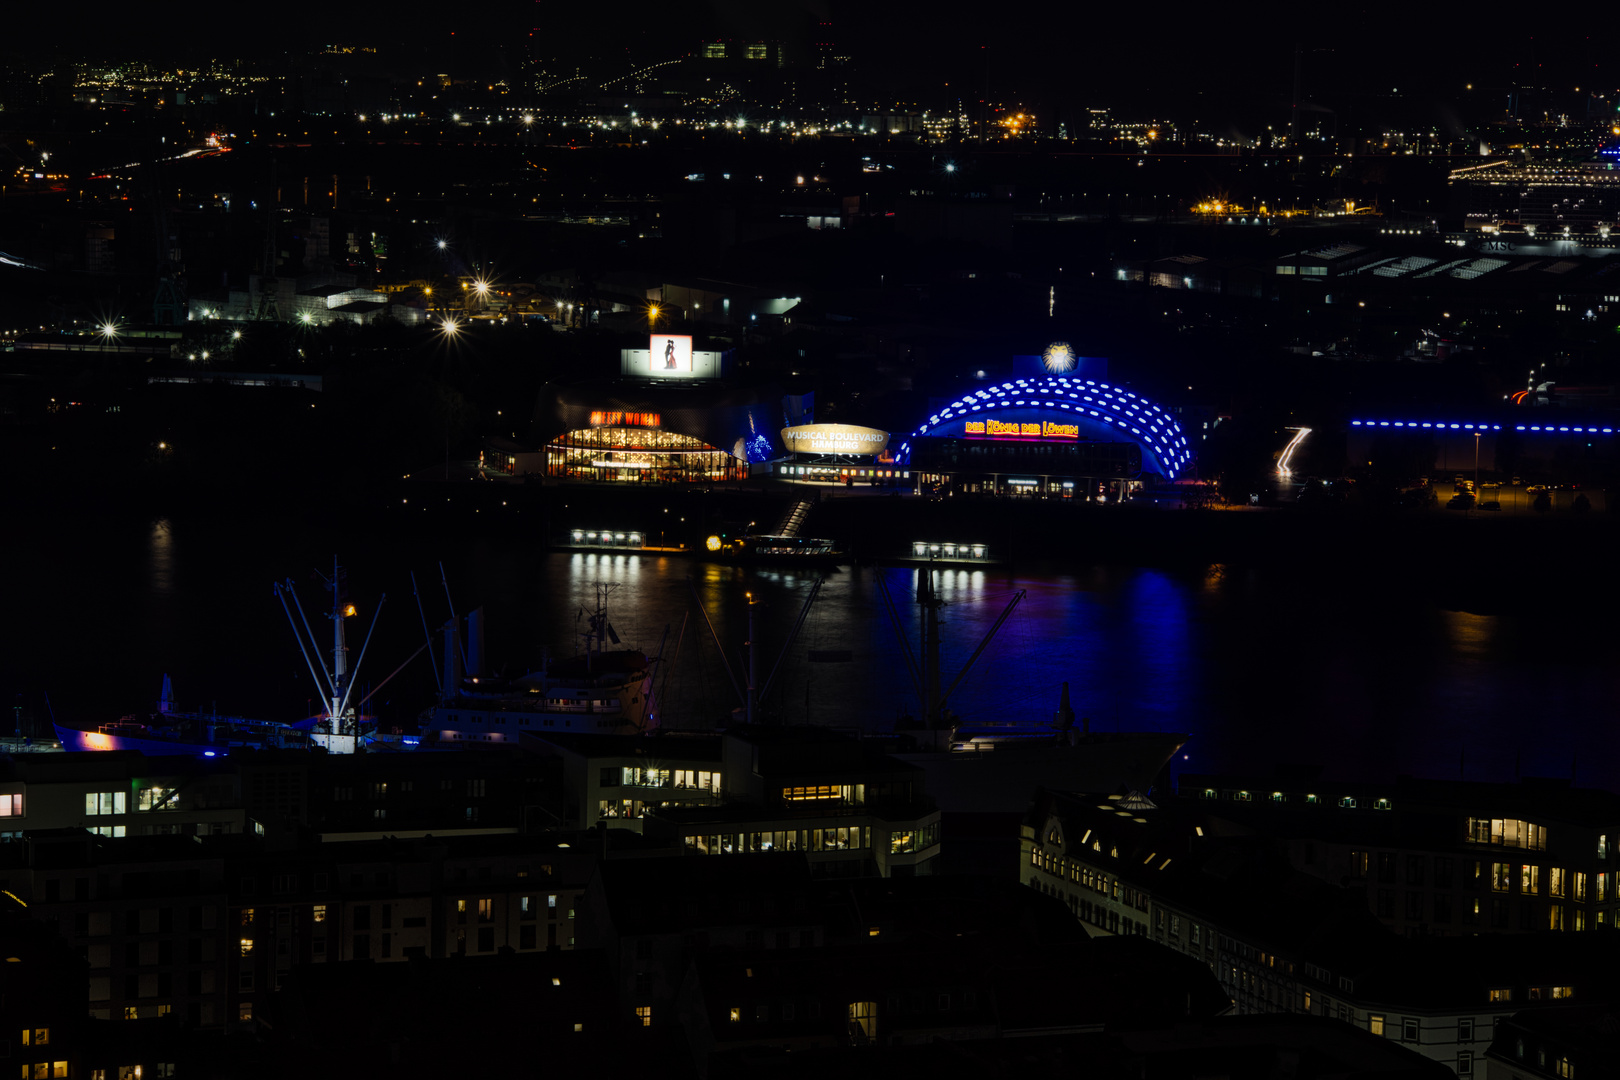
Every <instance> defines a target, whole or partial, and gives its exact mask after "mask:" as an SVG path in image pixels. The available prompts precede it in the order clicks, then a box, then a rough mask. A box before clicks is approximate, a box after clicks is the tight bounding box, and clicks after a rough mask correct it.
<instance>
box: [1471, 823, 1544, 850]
mask: <svg viewBox="0 0 1620 1080" xmlns="http://www.w3.org/2000/svg"><path fill="white" fill-rule="evenodd" d="M1463 838H1464V839H1465V840H1467V841H1468V842H1469V843H1470V844H1495V845H1496V846H1498V847H1516V848H1524V849H1525V850H1527V851H1546V850H1547V826H1545V825H1536V824H1534V823H1532V822H1529V821H1521V820H1519V819H1517V818H1473V817H1471V818H1469V819H1468V827H1467V831H1466V832H1465V834H1464V837H1463Z"/></svg>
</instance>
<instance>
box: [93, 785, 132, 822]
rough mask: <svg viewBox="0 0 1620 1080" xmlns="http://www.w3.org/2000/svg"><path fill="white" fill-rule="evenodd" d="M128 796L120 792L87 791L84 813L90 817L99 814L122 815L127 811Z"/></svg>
mask: <svg viewBox="0 0 1620 1080" xmlns="http://www.w3.org/2000/svg"><path fill="white" fill-rule="evenodd" d="M128 802H129V796H128V795H126V794H125V793H124V792H122V791H87V792H85V796H84V812H85V814H86V815H88V816H90V817H96V816H99V815H101V814H122V813H125V812H126V811H127V810H128V809H129V805H128Z"/></svg>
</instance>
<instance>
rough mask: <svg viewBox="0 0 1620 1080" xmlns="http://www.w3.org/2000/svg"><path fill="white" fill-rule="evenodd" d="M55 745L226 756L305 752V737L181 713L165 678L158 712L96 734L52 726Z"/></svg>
mask: <svg viewBox="0 0 1620 1080" xmlns="http://www.w3.org/2000/svg"><path fill="white" fill-rule="evenodd" d="M52 724H53V726H54V727H55V728H56V738H57V741H58V742H60V743H61V744H62V749H64V750H68V751H75V752H77V751H90V750H139V751H140V752H141V753H143V754H153V755H157V754H187V755H190V756H192V757H226V756H228V755H230V754H231V753H232V752H234V751H237V750H242V749H246V748H258V747H306V746H308V745H309V737H308V735H307V734H306V733H305V732H304V731H302V730H300V729H299V728H298V727H297V726H295V725H290V724H281V723H277V722H275V721H270V720H254V719H250V718H248V717H245V716H222V715H220V714H219V713H201V712H182V711H180V710H179V709H178V708H176V707H175V701H174V685H173V683H171V682H170V681H169V677H168V676H167V675H165V676H163V694H162V696H161V697H160V698H159V699H158V702H157V707H156V710H155V711H153V712H150V713H146V714H143V715H132V716H125V717H123V718H122V719H120V720H118V721H116V722H114V723H110V724H101V725H99V726H98V727H96V728H95V729H94V730H84V729H80V728H75V727H68V726H66V725H63V724H61V723H58V722H56V721H53V722H52Z"/></svg>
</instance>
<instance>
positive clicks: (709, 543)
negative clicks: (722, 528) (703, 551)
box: [703, 536, 720, 551]
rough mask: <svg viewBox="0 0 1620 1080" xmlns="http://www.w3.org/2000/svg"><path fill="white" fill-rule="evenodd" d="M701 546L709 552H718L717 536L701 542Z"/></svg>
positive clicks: (718, 542)
mask: <svg viewBox="0 0 1620 1080" xmlns="http://www.w3.org/2000/svg"><path fill="white" fill-rule="evenodd" d="M703 546H704V547H706V548H708V549H709V550H710V551H719V550H720V538H719V537H718V536H711V537H709V538H708V539H707V540H705V541H703Z"/></svg>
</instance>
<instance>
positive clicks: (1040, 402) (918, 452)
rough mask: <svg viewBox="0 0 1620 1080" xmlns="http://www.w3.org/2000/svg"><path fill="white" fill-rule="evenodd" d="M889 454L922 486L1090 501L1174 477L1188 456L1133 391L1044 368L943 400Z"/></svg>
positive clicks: (1174, 433)
mask: <svg viewBox="0 0 1620 1080" xmlns="http://www.w3.org/2000/svg"><path fill="white" fill-rule="evenodd" d="M895 457H896V460H897V461H898V462H900V463H902V465H904V466H907V467H909V470H910V472H911V474H912V476H914V477H915V478H916V484H917V489H918V490H919V491H923V492H939V493H962V494H988V495H1028V496H1045V497H1057V498H1080V497H1085V498H1095V497H1098V496H1099V495H1106V494H1110V493H1111V494H1114V495H1116V496H1122V495H1123V494H1124V492H1125V491H1126V490H1127V489H1128V488H1130V487H1131V486H1133V485H1137V484H1140V483H1144V482H1149V481H1153V480H1174V479H1175V478H1176V477H1177V475H1178V474H1179V473H1180V471H1181V470H1182V469H1183V468H1185V467H1186V466H1187V464H1188V463H1189V461H1190V460H1191V452H1190V450H1189V449H1188V446H1187V438H1186V435H1185V434H1184V433H1183V432H1182V430H1181V425H1180V424H1178V423H1177V422H1176V420H1175V418H1174V417H1173V416H1171V415H1170V413H1168V412H1167V411H1166V410H1165V409H1163V408H1161V407H1160V406H1158V405H1156V404H1154V403H1153V402H1151V401H1149V400H1147V399H1146V398H1144V397H1142V396H1141V395H1139V394H1135V393H1132V392H1131V391H1129V390H1125V389H1123V388H1121V387H1117V386H1112V385H1110V384H1108V383H1106V382H1103V381H1102V380H1100V379H1093V378H1077V377H1072V376H1070V375H1067V374H1045V375H1040V376H1034V377H1030V378H1020V379H1012V380H1009V381H1007V382H1003V383H999V384H996V385H993V386H987V387H985V388H983V389H979V390H975V391H973V392H972V393H970V394H966V395H964V396H962V397H960V398H958V399H956V400H955V401H952V402H950V403H949V404H948V405H946V406H944V407H943V408H941V409H939V410H938V411H937V412H935V413H933V414H932V415H930V416H929V417H928V420H927V421H926V422H925V423H923V424H922V425H920V426H919V427H918V428H917V429H916V430H915V431H913V432H912V433H911V435H910V437H909V438H908V439H907V440H906V441H905V442H904V443H902V444H901V447H900V450H899V451H898V452H897V453H896V455H895Z"/></svg>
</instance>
